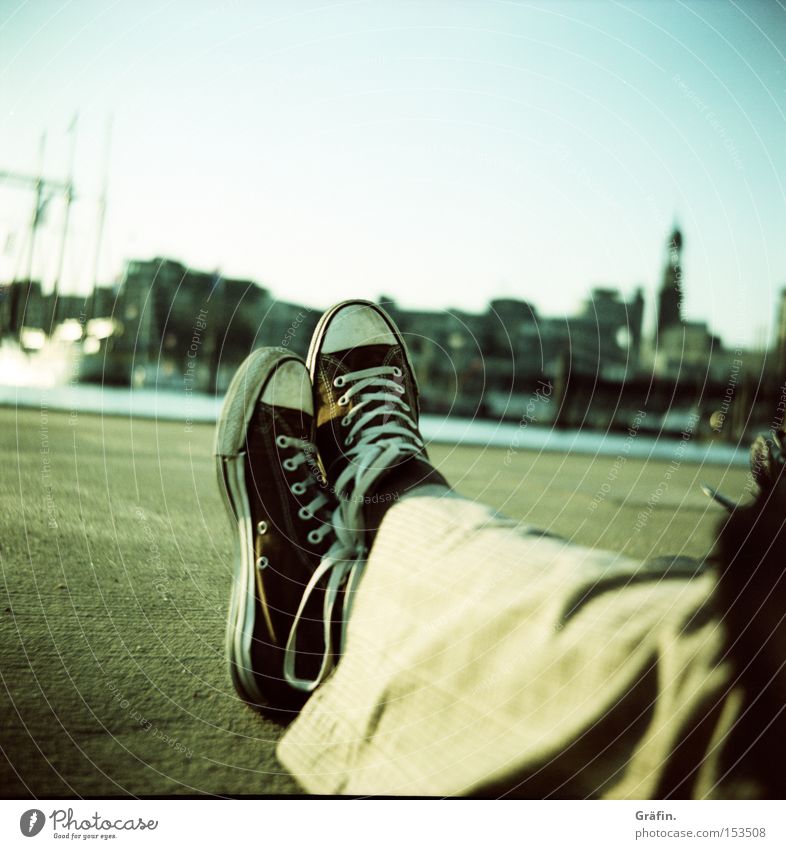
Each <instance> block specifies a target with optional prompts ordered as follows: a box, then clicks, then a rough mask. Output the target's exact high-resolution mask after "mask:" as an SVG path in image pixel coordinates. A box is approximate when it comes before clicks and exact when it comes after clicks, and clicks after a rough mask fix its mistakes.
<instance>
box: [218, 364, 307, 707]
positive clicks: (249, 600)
mask: <svg viewBox="0 0 786 849" xmlns="http://www.w3.org/2000/svg"><path fill="white" fill-rule="evenodd" d="M287 360H299V358H298V357H297V356H294V355H293V354H292V353H291V352H290V351H286V350H284V349H283V348H260V349H259V350H257V351H254V352H253V353H252V354H250V355H249V356H248V357H247V358H246V360H245V361H244V362H243V364H242V365H241V366H240V368H239V369H238V370H237V373H236V374H235V376H234V377H233V378H232V382H231V383H230V385H229V389H228V390H227V394H226V397H225V399H224V404H223V406H222V407H221V414H220V415H219V417H218V423H217V426H216V436H215V444H214V450H213V453H214V454H215V458H216V474H217V477H218V484H219V489H220V490H221V492H222V494H223V501H224V506H225V508H226V511H227V515H228V516H229V520H230V523H231V524H232V527H233V530H234V533H235V544H236V549H235V564H234V572H233V575H232V593H231V596H230V604H229V615H228V619H227V630H226V645H225V651H226V659H227V663H228V665H229V670H230V674H231V676H232V683H233V685H234V687H235V689H236V690H237V691H238V692H239V693H240V694H241V695H242V696H243V697H244V698H246V699H247V700H249V701H251V702H264V701H265V695H264V693H262V692H260V690H259V687H258V685H257V679H256V676H255V675H254V671H253V668H252V663H251V645H252V640H253V635H254V625H255V618H256V601H257V596H256V560H255V556H254V529H253V527H252V519H251V507H250V505H249V503H248V494H247V488H246V481H245V459H246V455H245V450H244V449H245V444H246V433H247V432H248V426H249V423H250V422H251V418H252V416H253V414H254V409H255V407H256V405H257V402H258V400H259V397H260V395H261V394H262V392H263V390H264V387H265V384H266V383H267V381H268V380H269V378H270V377H271V375H272V374H273V373H274V371H275V370H276V368H278V366H279V365H281V364H282V363H284V362H286V361H287ZM263 610H264V614H265V615H266V616H267V609H266V608H264V605H263ZM268 626H269V628H270V630H271V632H272V625H271V623H270V621H269V619H268Z"/></svg>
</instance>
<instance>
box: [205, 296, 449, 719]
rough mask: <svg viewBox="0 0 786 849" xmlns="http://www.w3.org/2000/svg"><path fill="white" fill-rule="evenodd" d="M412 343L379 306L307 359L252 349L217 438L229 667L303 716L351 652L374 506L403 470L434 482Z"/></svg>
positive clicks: (334, 333) (350, 313) (355, 311)
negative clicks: (230, 561) (227, 570)
mask: <svg viewBox="0 0 786 849" xmlns="http://www.w3.org/2000/svg"><path fill="white" fill-rule="evenodd" d="M418 413H419V410H418V389H417V385H416V381H415V375H414V372H413V369H412V365H411V362H410V359H409V355H408V352H407V349H406V345H405V343H404V340H403V338H402V336H401V334H400V332H399V331H398V329H397V328H396V326H395V324H394V322H393V321H392V319H391V318H390V317H389V316H388V315H387V314H386V313H385V311H384V310H383V309H381V308H380V307H379V306H377V305H376V304H373V303H370V302H367V301H345V302H343V303H340V304H338V305H336V306H335V307H333V308H332V309H330V310H328V311H327V312H326V313H325V314H324V315H323V316H322V318H321V320H320V321H319V324H318V325H317V328H316V330H315V332H314V336H313V338H312V341H311V346H310V350H309V354H308V359H307V361H306V362H304V361H303V360H302V359H301V358H300V357H298V356H297V355H295V354H293V353H292V352H291V351H288V350H285V349H282V348H262V349H259V350H257V351H255V352H254V353H252V354H251V355H250V356H249V357H248V358H247V359H246V361H245V362H244V363H243V365H242V366H241V367H240V369H239V370H238V372H237V374H236V375H235V377H234V379H233V380H232V383H231V385H230V387H229V391H228V393H227V396H226V399H225V401H224V405H223V408H222V411H221V416H220V418H219V422H218V428H217V432H216V444H215V455H216V465H217V471H218V479H219V485H220V487H221V489H222V491H223V493H224V495H225V504H226V508H227V512H228V515H229V518H230V521H231V523H232V527H233V531H234V534H235V536H236V545H237V548H236V552H237V553H236V560H235V567H234V575H233V583H232V595H231V601H230V610H229V621H228V626H227V641H226V649H227V659H228V662H229V667H230V670H231V674H232V680H233V683H234V686H235V689H236V690H237V691H238V693H239V694H240V695H241V696H242V697H243V698H244V699H245V700H247V701H248V702H250V703H252V704H254V705H256V706H258V707H260V708H262V709H267V710H271V711H284V712H289V711H292V710H298V709H299V708H300V707H301V706H302V704H303V703H304V702H305V700H306V699H307V698H308V695H309V694H310V692H311V691H313V690H314V689H315V688H316V687H317V686H319V684H320V683H321V682H322V681H323V680H324V679H325V678H326V677H327V675H328V674H329V673H330V671H331V670H332V668H333V667H334V665H335V663H336V661H337V658H338V656H339V655H340V652H341V649H342V647H343V642H344V639H345V635H346V625H347V622H348V620H349V615H350V611H351V605H352V598H353V595H354V592H355V590H356V588H357V586H358V583H359V581H360V578H361V576H362V573H363V568H364V565H365V558H366V554H367V549H368V540H369V532H370V531H371V530H373V529H371V528H369V527H367V525H368V513H367V510H366V507H367V505H368V504H369V503H370V502H371V501H373V500H374V493H375V492H377V490H378V488H379V487H380V486H382V485H383V482H384V480H385V479H386V478H387V477H388V476H389V475H390V473H391V471H392V470H394V469H401V468H404V467H406V469H407V473H406V476H407V478H408V479H409V480H410V481H412V480H413V479H414V480H417V479H420V478H423V479H428V478H429V477H430V476H433V474H434V470H433V468H432V467H431V466H430V465H429V463H428V457H427V454H426V451H425V447H424V443H423V439H422V437H421V435H420V432H419V429H418Z"/></svg>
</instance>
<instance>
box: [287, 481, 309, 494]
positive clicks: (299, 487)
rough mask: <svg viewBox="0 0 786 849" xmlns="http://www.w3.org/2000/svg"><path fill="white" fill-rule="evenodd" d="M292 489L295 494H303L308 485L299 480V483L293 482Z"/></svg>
mask: <svg viewBox="0 0 786 849" xmlns="http://www.w3.org/2000/svg"><path fill="white" fill-rule="evenodd" d="M290 489H291V490H292V493H293V494H294V495H303V493H305V491H306V485H305V484H304V483H301V481H298V482H297V483H293V484H292V486H291V487H290Z"/></svg>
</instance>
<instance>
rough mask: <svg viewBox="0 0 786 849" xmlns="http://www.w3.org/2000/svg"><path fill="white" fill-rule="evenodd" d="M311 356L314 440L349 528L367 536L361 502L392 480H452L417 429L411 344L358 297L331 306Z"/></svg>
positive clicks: (405, 483)
mask: <svg viewBox="0 0 786 849" xmlns="http://www.w3.org/2000/svg"><path fill="white" fill-rule="evenodd" d="M307 362H308V368H309V372H310V373H311V377H312V380H313V382H314V393H315V406H316V443H317V447H318V449H319V452H320V456H321V458H322V462H323V463H324V467H325V473H326V478H327V480H328V481H329V483H330V484H331V485H332V487H333V489H334V491H335V492H336V494H337V495H338V496H339V499H340V502H341V503H340V508H341V510H340V515H341V523H342V524H343V526H344V527H345V528H346V529H347V531H348V532H350V533H354V534H356V536H357V537H358V539H364V540H365V539H367V536H366V534H367V532H371V531H374V530H376V528H369V527H367V523H366V514H367V512H368V511H366V510H365V509H364V508H366V507H367V506H368V505H369V503H370V502H372V501H373V499H374V498H375V497H376V494H378V493H379V491H380V490H381V489H382V488H386V489H387V488H388V487H389V486H391V485H392V484H391V480H394V481H395V487H394V488H395V495H396V497H398V495H400V494H403V493H404V492H406V491H408V490H409V489H412V488H414V487H415V486H419V485H422V484H424V483H429V484H438V485H440V486H445V487H447V482H446V481H445V479H444V478H443V477H442V475H441V474H440V473H439V472H438V471H437V470H436V469H435V468H434V467H433V466H432V465H431V463H430V461H429V459H428V454H427V452H426V447H425V443H424V441H423V437H422V436H421V434H420V430H419V426H418V416H419V404H418V387H417V382H416V380H415V373H414V370H413V368H412V364H411V362H410V358H409V352H408V350H407V346H406V344H405V342H404V339H403V337H402V336H401V333H400V332H399V330H398V328H397V327H396V325H395V323H394V322H393V319H391V318H390V316H389V315H388V314H387V313H386V312H385V311H384V310H383V309H382V308H381V307H380V306H378V305H377V304H374V303H371V302H370V301H359V300H353V301H344V302H343V303H340V304H337V305H336V306H334V307H332V308H331V309H329V310H328V311H327V312H326V313H325V314H324V315H323V316H322V318H321V319H320V321H319V323H318V324H317V327H316V330H315V331H314V336H313V338H312V340H311V347H310V350H309V354H308V361H307ZM372 512H373V511H372ZM336 526H337V527H338V522H336Z"/></svg>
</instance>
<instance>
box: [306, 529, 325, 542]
mask: <svg viewBox="0 0 786 849" xmlns="http://www.w3.org/2000/svg"><path fill="white" fill-rule="evenodd" d="M307 539H308V541H309V542H310V543H311V544H312V545H316V544H317V543H318V542H319V541H320V540H321V539H322V535H321V534H320V533H319V531H309V532H308V537H307Z"/></svg>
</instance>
